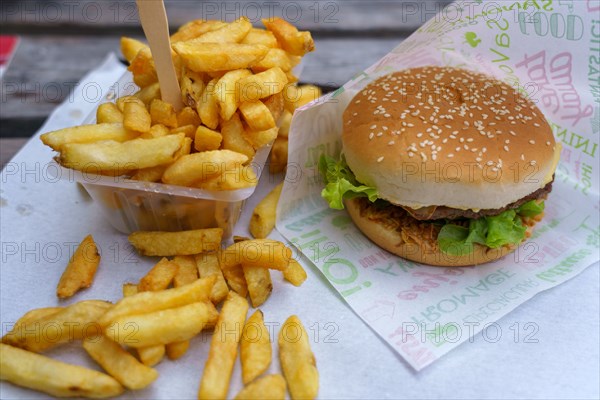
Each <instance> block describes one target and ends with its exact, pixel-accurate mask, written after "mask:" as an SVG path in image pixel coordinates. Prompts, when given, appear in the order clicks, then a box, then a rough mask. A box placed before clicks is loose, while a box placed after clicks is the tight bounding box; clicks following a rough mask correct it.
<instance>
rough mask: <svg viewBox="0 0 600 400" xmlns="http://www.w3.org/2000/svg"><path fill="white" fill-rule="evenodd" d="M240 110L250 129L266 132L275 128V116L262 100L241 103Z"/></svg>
mask: <svg viewBox="0 0 600 400" xmlns="http://www.w3.org/2000/svg"><path fill="white" fill-rule="evenodd" d="M239 108H240V112H241V113H242V116H243V117H244V121H246V124H248V126H249V127H250V129H252V130H255V131H264V130H267V129H271V128H275V119H274V118H273V114H271V111H270V110H269V108H268V107H267V106H265V105H264V103H263V102H261V101H260V100H256V101H247V102H244V103H241V104H240V106H239Z"/></svg>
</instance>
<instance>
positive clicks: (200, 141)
mask: <svg viewBox="0 0 600 400" xmlns="http://www.w3.org/2000/svg"><path fill="white" fill-rule="evenodd" d="M222 141H223V136H222V135H221V133H220V132H217V131H213V130H212V129H209V128H207V127H205V126H202V125H200V126H198V128H197V129H196V136H195V138H194V148H195V149H196V150H197V151H200V152H202V151H210V150H218V149H219V147H221V142H222Z"/></svg>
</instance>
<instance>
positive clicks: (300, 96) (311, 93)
mask: <svg viewBox="0 0 600 400" xmlns="http://www.w3.org/2000/svg"><path fill="white" fill-rule="evenodd" d="M283 96H284V101H285V108H286V110H288V111H289V112H291V113H292V114H293V113H294V111H295V110H296V109H297V108H300V107H302V106H303V105H305V104H308V103H310V102H311V101H314V100H316V99H318V98H319V97H321V96H322V92H321V89H320V88H319V87H317V86H315V85H301V86H296V85H289V86H286V88H285V90H284V91H283Z"/></svg>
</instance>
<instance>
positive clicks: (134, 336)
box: [104, 292, 218, 348]
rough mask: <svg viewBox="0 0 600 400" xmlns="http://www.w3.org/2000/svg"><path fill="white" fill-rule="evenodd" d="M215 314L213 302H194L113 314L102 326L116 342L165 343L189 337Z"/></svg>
mask: <svg viewBox="0 0 600 400" xmlns="http://www.w3.org/2000/svg"><path fill="white" fill-rule="evenodd" d="M149 293H150V292H149ZM128 298H131V297H128ZM217 315H218V312H217V310H216V309H215V307H214V306H213V305H212V303H210V302H196V303H191V304H187V305H184V306H181V307H176V308H169V309H166V310H160V311H154V312H144V313H143V314H134V315H125V316H122V317H118V318H115V319H113V320H112V322H111V323H110V324H109V325H108V326H107V327H106V328H105V329H104V335H105V336H107V337H109V338H110V339H112V340H114V341H115V342H117V343H120V344H122V345H126V346H130V347H135V348H140V347H148V346H155V345H159V344H163V345H165V344H169V343H173V342H181V341H184V340H189V339H191V338H192V337H194V336H196V335H197V334H198V333H199V332H200V331H201V330H202V328H204V327H205V326H206V325H207V324H213V323H214V322H215V321H216V319H217Z"/></svg>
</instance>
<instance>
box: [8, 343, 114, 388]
mask: <svg viewBox="0 0 600 400" xmlns="http://www.w3.org/2000/svg"><path fill="white" fill-rule="evenodd" d="M0 379H1V380H3V381H4V380H5V381H8V382H11V383H14V384H15V385H19V386H23V387H26V388H29V389H34V390H39V391H41V392H44V393H47V394H49V395H52V396H57V397H79V396H82V397H96V398H106V397H115V396H118V395H120V394H121V393H123V386H121V384H120V383H119V382H117V381H116V380H115V379H114V378H111V377H110V376H108V375H106V374H103V373H101V372H98V371H94V370H91V369H87V368H84V367H80V366H77V365H71V364H67V363H64V362H61V361H56V360H53V359H51V358H48V357H45V356H42V355H39V354H35V353H30V352H28V351H25V350H22V349H18V348H16V347H11V346H8V345H6V344H0Z"/></svg>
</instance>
